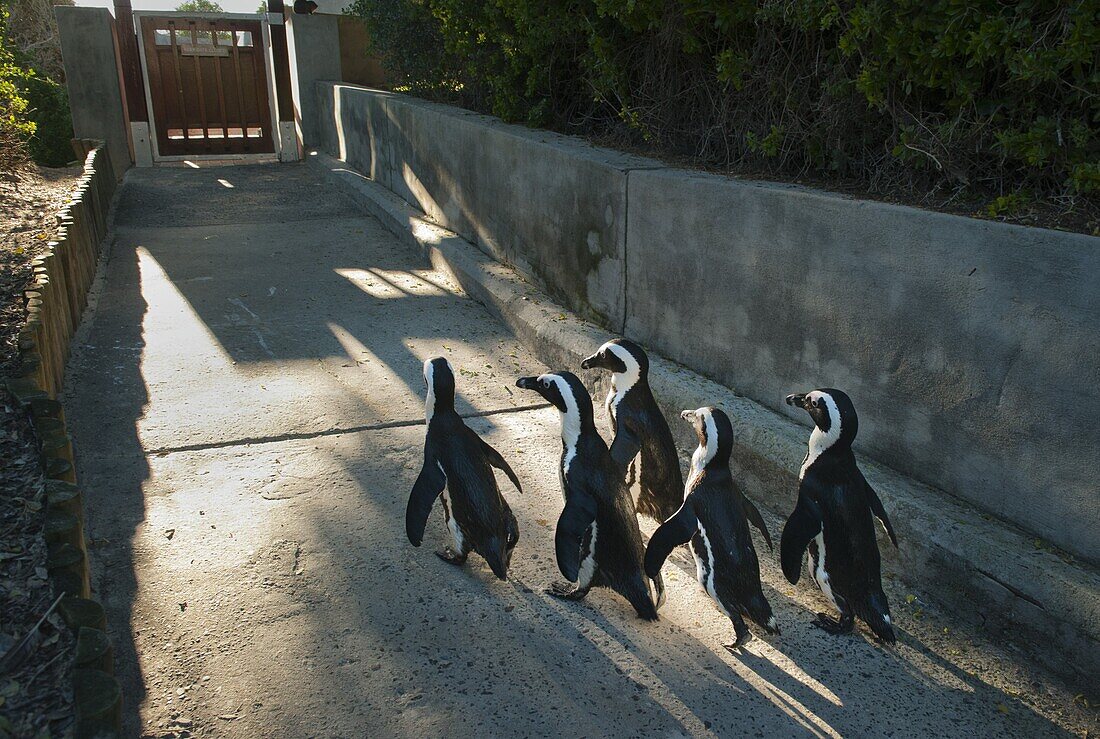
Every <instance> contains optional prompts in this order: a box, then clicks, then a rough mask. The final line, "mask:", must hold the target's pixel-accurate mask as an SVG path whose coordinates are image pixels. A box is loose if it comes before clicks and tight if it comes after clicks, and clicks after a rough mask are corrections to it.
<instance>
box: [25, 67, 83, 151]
mask: <svg viewBox="0 0 1100 739" xmlns="http://www.w3.org/2000/svg"><path fill="white" fill-rule="evenodd" d="M23 94H24V96H25V97H26V99H27V105H28V108H29V110H28V118H30V120H32V121H33V122H34V126H35V130H34V135H33V136H32V137H31V139H30V142H29V150H30V155H31V159H33V160H34V161H35V162H37V163H38V164H41V165H44V166H46V167H63V166H65V165H66V164H68V163H69V162H71V161H72V160H73V158H74V156H75V154H74V153H73V145H72V139H73V121H72V116H71V114H70V112H69V95H68V93H67V92H66V91H65V86H64V85H61V84H58V83H57V82H54V81H53V80H52V79H50V78H48V77H40V76H38V75H37V74H30V75H27V76H26V77H25V78H24V81H23Z"/></svg>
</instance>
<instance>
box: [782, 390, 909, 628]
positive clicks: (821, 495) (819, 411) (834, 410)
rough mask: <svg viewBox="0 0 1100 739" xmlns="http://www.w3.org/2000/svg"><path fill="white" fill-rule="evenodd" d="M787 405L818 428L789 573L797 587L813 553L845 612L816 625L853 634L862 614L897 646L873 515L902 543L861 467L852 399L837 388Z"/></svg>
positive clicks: (793, 525)
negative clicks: (807, 416) (854, 447)
mask: <svg viewBox="0 0 1100 739" xmlns="http://www.w3.org/2000/svg"><path fill="white" fill-rule="evenodd" d="M787 405H791V406H794V407H796V408H802V409H804V410H805V411H806V412H807V413H809V414H810V418H812V419H813V422H814V430H813V432H812V433H811V434H810V442H809V451H807V453H806V459H805V461H804V462H803V463H802V469H801V471H800V472H799V474H798V477H799V485H798V503H797V505H796V506H795V509H794V512H793V513H792V514H791V516H790V518H789V519H787V524H786V526H784V527H783V535H782V537H781V538H780V544H779V552H780V561H781V563H782V565H783V574H784V575H786V576H787V579H788V580H789V581H790V582H791V583H792V584H793V583H797V582H798V578H799V577H800V576H801V574H802V553H803V552H805V551H806V550H807V548H808V549H809V554H808V556H807V558H806V561H807V564H808V565H809V568H810V575H811V576H812V577H813V579H814V582H815V583H817V586H818V587H819V588H821V592H822V593H824V594H825V597H826V598H827V599H828V600H829V602H830V603H832V604H833V606H834V607H835V608H836V609H837V610H838V611H839V612H840V618H839V619H834V618H830V617H829V616H827V615H825V614H824V613H819V614H817V619H816V620H815V621H814V625H815V626H818V627H820V628H822V629H824V630H825V631H827V632H829V633H830V634H846V633H848V632H850V631H851V630H852V628H853V625H854V619H853V616H859V617H860V618H861V619H862V620H863V621H864V622H866V623H867V625H868V626H870V627H871V631H873V632H874V633H875V636H877V637H878V638H879V639H881V640H882V641H884V642H886V643H889V644H893V643H894V642H895V641H896V638H895V636H894V629H893V627H892V626H891V624H890V604H889V603H887V601H886V594H885V593H883V592H882V580H881V571H880V567H881V563H880V560H879V552H878V542H877V541H876V539H875V524H874V520H873V518H872V516H873V517H874V518H877V519H878V520H879V522H881V523H882V527H883V528H884V529H885V530H886V533H887V535H889V537H890V541H891V542H893V544H894V546H895V547H897V545H898V540H897V536H895V535H894V527H893V526H892V525H891V524H890V518H889V517H888V516H887V515H886V509H884V508H883V507H882V501H881V500H879V497H878V495H877V494H876V493H875V491H874V488H872V487H871V486H870V485H869V484H868V483H867V480H866V479H865V478H864V477H863V473H862V472H860V470H859V467H858V466H856V457H855V454H854V453H853V452H852V443H853V442H854V441H855V438H856V432H857V431H858V430H859V419H858V417H857V416H856V409H855V406H854V405H852V401H851V399H850V398H849V397H848V396H847V395H846V394H844V393H843V392H841V391H840V390H833V389H830V388H826V389H822V390H814V391H813V392H809V393H806V394H805V395H788V396H787Z"/></svg>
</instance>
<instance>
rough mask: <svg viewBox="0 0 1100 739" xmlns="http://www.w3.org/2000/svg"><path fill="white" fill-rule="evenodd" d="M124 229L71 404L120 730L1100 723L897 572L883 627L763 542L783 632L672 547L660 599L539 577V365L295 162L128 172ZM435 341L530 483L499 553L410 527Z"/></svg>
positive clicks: (548, 446)
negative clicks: (859, 615)
mask: <svg viewBox="0 0 1100 739" xmlns="http://www.w3.org/2000/svg"><path fill="white" fill-rule="evenodd" d="M116 237H117V238H116V241H115V243H114V245H113V248H112V249H111V252H110V261H109V264H108V266H107V269H106V275H105V280H104V283H103V284H102V285H101V286H100V293H99V296H98V305H97V307H96V309H95V312H94V316H93V319H92V320H91V322H90V328H89V329H88V330H87V331H86V332H85V333H84V334H83V339H82V340H83V345H82V346H80V347H79V349H78V350H77V353H76V355H75V357H74V361H73V365H72V374H71V380H70V390H69V398H68V400H67V406H66V407H67V408H68V409H69V416H70V423H71V428H72V430H73V434H74V437H75V446H76V449H77V451H78V454H79V475H80V480H81V483H82V485H83V486H84V488H85V490H86V499H87V501H88V505H89V507H90V510H89V511H88V524H87V535H88V537H89V539H90V540H91V543H92V552H93V557H94V561H93V565H94V570H95V575H94V588H95V589H96V591H97V593H98V595H99V597H101V598H102V599H103V601H104V602H105V604H106V605H107V608H108V619H109V623H110V628H111V631H112V635H113V639H114V644H115V649H116V667H117V671H118V673H119V675H120V678H121V680H122V682H123V686H124V690H125V695H126V703H127V705H126V727H127V734H128V735H130V736H138V735H148V736H186V735H199V736H231V737H268V736H270V737H298V736H317V737H356V736H377V737H383V736H410V737H433V736H442V735H445V734H446V735H454V736H515V735H568V736H681V735H696V736H710V735H716V736H740V735H748V736H754V735H755V736H787V735H806V734H810V735H819V736H833V735H844V736H872V735H875V736H889V735H893V736H904V735H913V734H916V733H921V734H926V735H939V736H945V735H950V736H992V735H1020V736H1030V737H1035V736H1047V735H1053V736H1058V735H1064V734H1067V733H1069V732H1072V733H1078V734H1079V733H1081V732H1083V731H1084V730H1085V729H1087V728H1089V727H1090V726H1091V727H1092V730H1093V731H1094V732H1095V730H1096V729H1095V723H1094V722H1095V718H1094V716H1092V717H1090V715H1089V714H1087V713H1086V712H1084V711H1083V710H1082V709H1081V708H1079V707H1078V706H1075V705H1074V704H1073V696H1074V694H1075V692H1078V690H1079V689H1080V688H1078V690H1075V687H1076V686H1066V685H1062V684H1060V683H1058V682H1056V681H1053V680H1051V679H1049V678H1048V677H1047V676H1045V675H1044V674H1042V673H1041V672H1037V671H1035V670H1032V669H1030V668H1028V667H1027V665H1026V664H1024V663H1023V662H1022V660H1021V659H1020V658H1019V656H1018V655H1013V654H1006V653H1004V652H1001V651H999V650H998V648H997V647H995V646H992V645H991V644H990V643H989V640H990V638H991V636H992V635H989V634H983V633H974V632H972V631H969V630H967V629H965V628H962V627H961V626H959V625H957V624H955V623H954V622H953V620H952V619H951V618H950V616H949V615H947V614H943V613H939V612H938V611H937V610H936V608H935V606H934V605H933V601H931V600H930V599H929V598H928V597H927V596H925V595H923V594H920V593H915V594H914V593H909V592H907V591H905V590H902V589H901V588H900V587H899V586H896V585H894V584H893V583H889V584H888V594H889V596H890V598H891V601H892V603H893V606H894V610H895V616H896V622H897V623H898V625H899V631H900V639H901V642H900V644H899V646H898V647H897V648H896V649H893V650H884V649H881V648H879V647H877V646H875V645H874V644H872V643H870V642H869V641H868V640H867V638H866V636H864V635H857V636H853V637H848V638H835V637H831V636H827V635H825V634H824V633H822V632H820V631H817V630H814V629H812V628H811V627H810V626H809V623H808V622H809V619H810V617H811V616H812V612H813V610H818V609H821V608H822V607H823V603H822V601H821V600H820V598H819V597H818V596H817V595H816V594H815V593H813V592H811V591H810V590H809V589H808V588H807V587H805V585H803V586H801V587H799V588H792V587H790V586H789V585H787V583H786V582H785V581H784V580H783V579H782V575H781V574H780V573H779V570H778V567H777V565H776V564H775V557H774V555H770V554H768V553H767V552H766V550H763V549H762V547H763V544H762V542H760V541H759V540H758V541H757V547H758V550H760V551H761V558H762V559H763V560H765V572H764V577H765V581H766V584H765V592H766V594H767V596H768V597H769V599H770V600H771V602H772V604H773V606H774V607H775V609H776V611H777V613H778V617H779V620H780V624H781V626H782V628H783V635H782V636H781V637H778V638H775V639H772V640H770V641H764V640H762V639H756V640H754V641H753V642H752V643H751V644H750V645H749V646H748V647H747V648H746V649H745V650H744V651H743V653H742V654H741V655H739V656H733V655H730V654H729V653H727V652H726V651H725V650H723V649H722V647H721V644H722V643H723V642H726V641H729V639H730V635H731V629H730V625H729V623H728V621H727V620H726V619H724V618H723V617H721V616H720V615H719V613H718V611H717V610H716V609H715V607H714V606H713V605H712V604H711V603H710V601H709V600H708V599H707V598H706V597H705V595H704V594H703V593H702V592H701V591H700V589H699V588H698V586H697V585H696V584H695V582H694V565H693V564H692V563H690V562H689V561H688V559H687V557H686V556H685V555H683V554H682V553H681V554H677V555H675V556H674V557H673V560H672V562H673V563H672V565H671V566H670V567H668V568H667V571H666V572H667V573H668V574H666V578H667V580H668V582H669V602H668V604H667V605H666V607H665V609H664V610H663V611H662V613H661V616H662V619H661V621H660V622H658V623H656V624H647V623H643V622H641V621H639V620H637V619H636V618H635V617H634V614H633V611H632V610H631V609H630V608H629V607H628V606H627V605H626V604H625V603H624V602H623V601H622V600H620V599H619V598H618V597H617V596H615V595H614V594H612V593H610V592H608V591H595V592H593V594H592V595H590V596H589V599H588V601H587V602H586V603H583V604H566V603H562V602H559V601H556V600H553V599H551V598H549V597H548V596H546V595H544V594H543V593H542V588H543V586H545V585H547V584H548V583H549V582H550V581H552V580H553V579H554V578H555V576H556V567H555V565H554V561H553V549H552V535H553V530H552V529H553V523H554V521H555V520H556V518H557V514H558V512H559V509H560V493H559V490H558V480H557V473H556V464H557V458H558V455H559V453H560V441H559V438H560V437H559V431H558V419H557V414H556V412H554V411H552V410H549V409H541V410H524V409H523V406H525V405H528V404H530V403H532V402H533V399H532V398H531V397H528V396H526V395H523V394H521V393H520V392H519V391H518V390H515V389H514V388H513V387H512V385H513V382H514V379H515V377H517V376H518V375H520V374H533V373H538V372H540V371H542V370H544V368H543V367H541V366H539V365H538V363H537V362H535V361H533V360H532V359H530V358H529V357H528V356H527V354H526V353H525V351H524V349H523V347H522V346H520V345H519V344H518V343H517V342H516V340H515V339H514V337H513V336H511V335H509V333H508V332H507V330H506V329H504V328H503V327H502V326H500V325H499V324H497V323H496V322H495V321H494V320H493V319H491V318H490V317H489V316H488V315H487V314H486V313H485V312H484V310H483V309H482V308H481V307H480V306H479V305H478V304H476V303H474V302H473V301H471V300H469V299H468V298H466V297H465V296H463V295H462V294H461V292H460V291H459V290H458V289H457V288H456V287H455V286H454V285H452V284H450V283H449V282H448V281H447V280H446V279H445V278H444V277H443V276H442V275H440V274H439V273H436V272H432V271H431V270H430V269H427V268H426V265H425V264H424V263H423V261H422V260H421V258H420V257H419V255H417V254H415V253H413V252H412V251H409V250H408V249H406V248H405V247H403V246H401V245H399V243H398V242H397V241H396V240H395V239H394V238H393V237H392V236H390V235H389V234H387V233H386V232H384V231H383V229H382V228H381V227H380V226H379V225H378V224H377V223H376V222H375V221H373V220H372V219H370V218H369V217H366V216H365V215H363V214H362V213H360V212H358V211H357V210H356V206H354V205H353V204H351V203H350V202H348V201H345V200H344V199H342V197H341V196H340V195H338V194H336V193H334V192H332V191H331V190H327V189H326V188H324V186H322V185H321V184H320V183H319V182H318V181H316V180H315V179H314V175H313V174H312V173H311V171H310V170H309V169H308V168H306V167H304V166H294V165H269V166H250V167H245V166H240V167H220V168H202V169H185V168H180V169H156V170H133V171H131V172H130V175H129V178H128V181H127V184H126V186H125V188H124V191H123V194H122V201H121V203H120V206H119V209H118V213H117V220H116ZM434 354H444V355H446V356H448V357H449V358H450V359H451V361H452V362H453V363H454V364H455V366H456V369H458V370H459V372H460V375H459V378H458V379H459V383H460V386H459V393H460V400H459V410H460V412H464V413H472V412H481V413H490V414H491V415H485V416H483V417H480V418H477V419H475V420H472V421H470V424H471V426H472V427H473V428H475V429H476V430H477V431H478V432H479V433H482V434H483V435H484V436H485V438H486V439H487V440H488V441H489V442H490V443H492V444H493V445H494V446H496V447H497V448H498V449H499V450H500V451H501V452H502V453H503V454H504V456H505V457H506V458H508V459H509V460H510V462H511V463H512V465H513V467H514V468H515V469H516V471H517V473H518V474H519V476H520V478H521V479H522V481H523V483H524V493H523V494H522V495H520V494H517V493H516V492H515V491H514V490H512V489H509V488H504V489H505V495H506V496H507V497H508V499H509V501H510V502H511V504H512V506H513V508H514V510H515V511H516V515H517V517H518V519H519V522H520V528H521V542H520V548H519V549H518V550H517V552H516V557H515V559H514V560H513V572H512V576H511V578H510V579H509V581H508V582H506V583H502V582H499V581H497V580H495V579H494V578H493V577H492V575H491V573H490V572H489V571H488V569H487V568H486V567H485V566H484V564H483V562H482V561H481V560H480V559H478V558H476V557H471V560H470V564H469V565H468V566H467V567H466V568H465V569H463V570H458V569H455V568H453V567H451V566H449V565H446V564H444V563H443V562H441V561H439V560H438V559H436V557H434V556H433V555H432V550H433V549H434V548H435V547H436V546H439V545H441V544H443V543H445V542H446V538H445V531H444V527H443V525H442V516H441V515H440V514H433V517H432V519H431V522H430V525H429V529H428V532H427V536H426V540H425V546H423V547H421V548H420V549H414V548H413V547H411V546H410V545H409V544H408V543H407V541H406V540H405V536H404V525H403V512H404V506H405V501H406V497H407V495H408V491H409V490H410V488H411V486H412V483H413V480H414V479H415V477H416V475H417V472H418V471H419V468H420V463H421V456H420V454H421V444H422V439H423V433H424V429H423V426H420V425H416V424H417V423H418V422H419V420H420V418H421V415H422V386H423V383H422V380H421V377H420V372H421V369H420V367H421V362H422V360H423V359H424V358H426V357H428V356H430V355H434ZM704 400H705V399H700V402H702V401H704ZM600 421H601V423H602V422H603V419H602V418H601V419H600ZM792 500H793V491H792ZM769 524H770V525H771V527H772V532H773V535H774V536H776V537H778V534H779V530H780V528H779V527H780V522H779V520H778V519H776V518H771V519H770V520H769ZM644 528H646V530H647V531H651V529H652V527H648V526H647V527H644ZM1090 722H1093V723H1090Z"/></svg>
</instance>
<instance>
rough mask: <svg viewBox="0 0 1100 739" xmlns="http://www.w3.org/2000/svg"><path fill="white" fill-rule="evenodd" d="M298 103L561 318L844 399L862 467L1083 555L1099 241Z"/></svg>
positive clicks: (773, 400)
mask: <svg viewBox="0 0 1100 739" xmlns="http://www.w3.org/2000/svg"><path fill="white" fill-rule="evenodd" d="M317 92H318V106H317V110H318V112H319V114H320V115H319V126H320V129H321V137H320V140H321V142H322V144H323V146H324V148H325V149H326V150H327V151H329V152H330V153H332V154H334V155H335V156H340V157H341V158H343V159H345V160H346V161H347V162H348V164H349V165H350V166H351V167H353V168H354V169H357V170H359V171H361V172H363V173H365V174H368V175H369V176H370V177H371V178H372V179H374V180H376V181H378V182H379V183H381V184H383V185H384V186H386V187H387V188H389V189H390V190H392V191H393V192H395V193H397V194H398V195H400V196H401V197H402V198H403V199H404V200H406V201H407V202H409V203H410V204H413V205H415V206H417V207H418V208H420V209H421V210H423V211H424V212H425V213H427V214H428V215H429V216H430V217H432V218H433V219H434V220H436V221H437V222H439V223H440V224H441V225H443V226H445V227H446V228H448V229H450V230H452V231H455V232H457V233H459V234H461V235H462V236H464V237H466V238H467V239H469V240H471V241H474V242H475V243H477V244H478V246H479V247H480V248H481V249H482V251H485V252H486V253H488V254H490V255H492V256H493V257H495V258H497V259H499V260H501V261H504V262H507V263H509V264H512V265H514V266H516V267H517V268H518V269H519V270H520V271H521V272H522V273H524V274H525V275H527V276H528V277H530V278H531V279H532V280H533V281H535V282H537V283H539V284H540V285H542V286H544V287H545V288H546V289H547V291H548V292H550V293H551V295H553V296H554V297H555V298H557V299H559V300H560V301H562V302H563V303H564V304H566V305H567V306H569V307H570V308H572V309H574V310H576V311H578V312H580V313H582V314H584V315H586V316H588V317H590V318H595V319H597V320H598V321H600V322H601V323H602V324H603V325H604V326H606V327H607V328H608V329H609V330H610V331H612V332H615V333H619V332H624V333H625V334H626V335H628V336H630V337H631V338H635V339H638V340H640V341H641V342H642V343H644V344H646V345H647V346H649V347H651V348H652V349H654V350H656V351H658V352H660V353H661V354H664V355H665V356H667V357H669V358H671V359H674V360H676V361H679V362H681V363H683V364H685V365H687V366H689V367H691V368H693V369H695V370H698V371H699V372H701V373H703V374H705V375H707V376H709V377H712V378H714V379H716V380H718V381H720V382H721V383H723V384H725V385H727V386H729V387H732V388H733V389H735V390H736V391H737V392H739V393H740V394H743V395H745V396H747V397H749V398H751V399H753V400H756V401H758V402H760V403H762V404H764V405H766V406H768V407H771V408H773V409H776V410H780V411H782V412H785V413H787V412H788V411H789V409H787V408H786V406H784V405H783V404H782V400H783V397H784V396H785V395H786V394H787V393H790V392H793V391H796V390H807V389H811V388H814V387H840V388H842V389H845V390H846V391H848V392H849V394H850V395H852V397H853V399H854V401H855V403H856V406H857V408H858V409H859V411H860V435H859V443H858V447H859V449H860V450H861V452H863V453H864V454H866V455H869V456H871V457H874V458H877V459H878V460H880V461H882V462H884V463H886V464H888V465H890V466H892V467H894V468H895V469H897V470H899V471H901V472H903V473H905V474H908V475H910V476H912V477H914V478H916V479H918V480H921V481H924V482H927V483H929V484H932V485H935V486H936V487H939V488H941V489H943V490H945V491H947V492H949V493H952V494H954V495H956V496H958V497H960V498H963V499H965V500H968V501H970V502H972V503H974V504H976V505H978V506H979V507H980V508H983V509H985V510H986V511H989V512H990V513H993V514H995V515H997V516H1001V517H1003V518H1005V519H1008V520H1010V521H1013V522H1015V523H1017V524H1018V525H1020V526H1021V527H1023V528H1024V529H1026V530H1028V531H1031V532H1033V533H1034V534H1037V535H1038V536H1040V537H1042V538H1043V539H1044V540H1046V541H1048V542H1052V543H1054V544H1057V545H1059V546H1061V547H1063V548H1065V549H1067V550H1070V551H1071V552H1073V553H1075V554H1077V555H1079V556H1082V557H1084V558H1087V559H1089V560H1091V561H1093V562H1100V537H1097V536H1096V535H1095V531H1097V530H1098V528H1100V486H1098V485H1097V483H1096V482H1095V474H1096V473H1095V470H1096V469H1098V468H1100V424H1098V423H1097V422H1096V421H1095V420H1094V418H1093V415H1094V413H1095V412H1096V409H1097V408H1100V361H1098V358H1100V239H1096V238H1093V237H1088V236H1080V235H1074V234H1065V233H1060V232H1055V231H1046V230H1042V229H1029V228H1023V227H1016V226H1006V225H1003V224H997V223H991V222H987V221H979V220H973V219H968V218H960V217H955V216H947V215H942V214H937V213H930V212H926V211H920V210H916V209H912V208H904V207H898V206H893V205H887V204H882V203H873V202H866V201H858V200H852V199H848V198H844V197H840V196H837V195H831V194H828V193H822V192H816V191H811V190H806V189H802V188H796V187H785V186H780V185H773V184H762V183H754V182H746V181H739V180H733V179H729V178H725V177H717V176H709V175H701V174H697V173H693V172H688V171H683V170H675V169H668V168H663V167H660V166H659V165H658V164H657V163H655V162H652V161H650V160H645V159H638V158H633V157H626V156H623V155H620V154H617V153H615V152H608V151H603V150H598V149H594V148H592V147H589V146H587V145H585V144H584V143H582V142H579V141H576V140H573V139H568V138H565V137H560V136H555V135H552V134H548V133H544V132H537V131H531V130H528V129H524V128H521V127H517V126H507V125H504V124H502V123H500V122H499V121H496V120H495V119H490V118H487V117H483V116H478V115H474V114H471V113H468V112H466V111H462V110H457V109H454V108H448V107H445V106H438V105H432V104H429V103H425V102H422V101H417V100H414V99H410V98H406V97H403V96H400V95H393V94H389V93H382V92H378V91H371V90H366V89H362V88H355V87H347V86H341V85H334V84H331V83H321V84H319V85H318V86H317ZM624 324H625V331H624ZM706 401H707V399H706V398H700V399H699V403H700V404H702V403H704V402H706ZM802 415H804V414H801V415H799V414H795V416H794V417H795V419H796V420H797V421H799V422H800V423H804V422H805V419H804V418H803V417H802Z"/></svg>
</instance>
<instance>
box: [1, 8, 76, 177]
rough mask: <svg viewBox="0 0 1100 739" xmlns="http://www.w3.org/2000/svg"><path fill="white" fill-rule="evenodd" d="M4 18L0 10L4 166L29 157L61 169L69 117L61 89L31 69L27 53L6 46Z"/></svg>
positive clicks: (69, 154)
mask: <svg viewBox="0 0 1100 739" xmlns="http://www.w3.org/2000/svg"><path fill="white" fill-rule="evenodd" d="M8 22H9V16H8V12H7V10H6V9H5V8H3V7H0V115H2V116H3V121H2V122H3V126H4V131H3V147H4V148H5V149H9V148H10V151H9V152H8V156H5V157H4V158H5V164H6V165H7V166H12V165H13V164H14V163H16V162H17V161H20V160H24V159H25V158H26V156H27V155H28V154H29V156H30V157H31V158H32V159H33V160H34V161H35V162H37V163H38V164H42V165H45V166H48V167H61V166H64V165H65V164H67V163H69V162H71V161H72V159H73V149H72V143H71V142H72V137H73V127H72V119H71V116H70V113H69V97H68V94H67V93H66V91H65V86H64V85H62V84H59V83H58V82H56V81H54V80H53V79H51V78H50V77H48V76H47V75H46V74H45V73H43V72H41V71H40V70H38V69H37V68H36V65H35V62H34V61H33V60H32V59H31V57H30V55H29V54H26V53H22V52H20V51H19V50H18V49H14V48H12V46H13V45H12V44H11V40H10V37H9V34H8V31H9V28H8Z"/></svg>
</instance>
